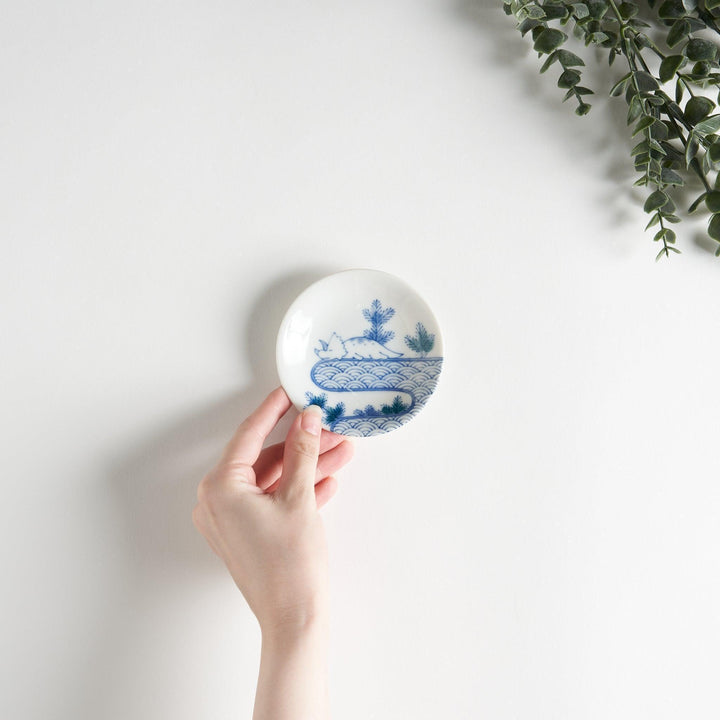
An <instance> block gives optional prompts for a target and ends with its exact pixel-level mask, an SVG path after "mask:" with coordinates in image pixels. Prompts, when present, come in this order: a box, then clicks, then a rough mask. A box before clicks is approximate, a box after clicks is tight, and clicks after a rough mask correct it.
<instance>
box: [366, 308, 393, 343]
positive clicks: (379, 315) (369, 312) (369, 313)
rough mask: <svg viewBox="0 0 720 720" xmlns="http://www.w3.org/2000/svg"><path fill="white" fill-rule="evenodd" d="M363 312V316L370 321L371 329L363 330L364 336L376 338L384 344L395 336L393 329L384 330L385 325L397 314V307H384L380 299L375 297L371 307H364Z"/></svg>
mask: <svg viewBox="0 0 720 720" xmlns="http://www.w3.org/2000/svg"><path fill="white" fill-rule="evenodd" d="M362 313H363V317H364V318H365V319H366V320H367V321H368V322H369V323H370V329H366V330H365V331H364V332H363V336H364V337H366V338H368V340H374V341H375V342H378V343H380V344H381V345H384V344H385V343H386V342H388V341H389V340H392V339H393V338H394V337H395V333H394V332H393V331H392V330H383V325H386V324H387V323H388V321H389V320H390V318H391V317H392V316H393V315H394V314H395V308H391V307H386V308H383V306H382V305H381V303H380V301H379V300H377V299H375V300H373V301H372V303H370V307H369V308H364V309H363V311H362Z"/></svg>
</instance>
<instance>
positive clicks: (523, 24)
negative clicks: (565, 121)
mask: <svg viewBox="0 0 720 720" xmlns="http://www.w3.org/2000/svg"><path fill="white" fill-rule="evenodd" d="M641 4H644V5H645V6H646V16H647V13H650V22H649V23H648V22H645V21H644V20H641V19H640V18H639V17H638V16H639V13H640V6H641ZM504 9H505V12H506V13H507V14H508V15H513V16H514V17H515V19H516V22H517V27H518V29H519V30H520V32H521V34H522V35H523V36H525V35H527V34H531V36H532V40H533V48H534V49H535V50H536V51H537V52H538V55H539V56H540V57H542V56H546V58H545V61H544V63H543V65H542V67H541V69H540V72H541V73H545V72H546V71H547V70H548V69H549V68H550V67H552V65H553V64H554V63H556V62H557V63H558V64H559V66H560V67H561V74H560V77H559V78H558V81H557V84H558V87H560V88H562V89H564V90H565V91H566V93H565V98H564V99H565V100H567V99H569V98H571V97H574V98H575V100H576V103H577V106H576V109H575V112H576V113H577V114H578V115H586V114H588V112H589V111H590V107H591V106H590V104H589V103H587V102H586V100H585V98H586V96H588V95H591V94H593V91H592V90H590V89H589V88H587V87H584V86H582V85H580V81H581V73H582V70H581V68H583V67H584V66H585V61H584V60H583V59H582V58H581V57H580V56H578V55H576V54H575V53H574V52H571V51H570V50H568V49H567V48H566V47H564V45H565V43H566V41H567V40H568V34H567V33H566V32H564V31H563V30H562V29H561V28H566V29H568V30H569V31H571V32H572V34H573V35H574V36H575V37H576V38H577V39H579V40H581V41H583V42H584V44H585V46H586V47H588V46H590V45H592V46H594V47H597V48H599V49H600V50H606V51H607V53H608V56H607V57H608V63H609V64H610V65H612V64H613V62H614V61H615V59H616V58H618V57H621V56H622V57H623V58H624V59H625V62H626V65H627V69H628V72H627V73H626V74H625V75H624V76H623V77H622V78H620V79H619V80H618V81H617V82H616V83H615V84H614V85H613V87H612V88H611V89H610V94H611V95H612V96H615V97H619V96H624V97H625V101H626V103H627V106H628V116H627V122H628V125H629V126H634V127H633V128H632V132H631V134H632V135H633V136H636V135H641V138H642V139H641V141H640V142H639V143H638V144H637V145H635V146H634V147H633V149H632V151H631V156H632V157H633V161H634V165H635V169H636V170H637V171H638V172H640V173H641V176H640V178H638V180H637V181H636V182H635V185H641V186H645V187H649V188H651V190H652V192H651V193H650V195H649V196H648V197H647V200H646V202H645V204H644V209H645V211H646V212H648V213H649V214H650V215H651V217H650V222H649V223H648V226H647V227H648V228H650V227H652V226H653V225H659V230H658V231H657V232H656V233H655V236H654V240H655V241H657V242H660V241H662V249H661V250H660V252H659V253H658V255H657V257H658V258H660V257H661V256H663V255H665V256H669V254H670V252H675V253H678V252H680V251H679V250H678V249H677V248H675V247H674V244H675V240H676V235H675V232H674V231H673V230H672V229H671V228H669V227H668V224H672V223H678V222H680V218H679V217H678V216H677V215H676V214H675V204H674V202H673V200H672V198H671V196H670V193H671V191H673V190H674V189H675V188H678V187H680V186H682V185H684V184H685V179H686V178H688V177H689V176H697V178H698V179H699V180H700V182H701V183H702V186H703V188H704V190H703V192H702V193H701V195H700V196H699V197H697V198H696V199H695V200H694V202H693V203H692V204H691V205H690V207H689V208H688V213H692V212H694V211H695V210H697V209H698V208H699V207H700V205H701V204H703V203H704V205H705V207H706V208H707V210H708V211H709V212H710V215H711V217H710V220H709V223H708V234H709V236H710V237H712V238H713V239H715V240H717V241H718V242H719V243H720V174H719V173H718V170H720V136H718V131H719V130H720V114H718V113H716V110H717V106H716V103H715V101H714V100H713V99H712V98H711V97H708V94H709V91H710V90H713V91H715V92H717V91H718V90H719V89H720V63H719V62H718V59H719V58H720V48H718V46H717V45H716V43H715V42H713V41H710V40H707V39H705V38H701V37H697V36H696V35H695V33H697V32H698V31H700V30H710V31H712V32H714V33H718V34H720V27H719V26H718V18H719V17H720V0H663V1H662V2H660V3H658V0H637V1H633V0H625V1H623V2H618V0H582V1H580V2H571V1H570V2H569V1H568V0H505V1H504ZM558 26H559V27H558ZM648 28H649V29H650V30H652V31H653V36H654V37H656V38H657V39H656V40H654V39H651V38H650V37H649V36H648V33H647V32H646V30H647V29H648ZM645 53H649V55H650V58H646V57H645V55H644V54H645ZM658 63H659V67H658V68H657V70H653V67H654V64H658ZM668 84H672V85H674V96H675V97H674V99H672V98H671V97H670V95H668V93H667V92H665V90H664V86H666V85H668ZM686 94H687V95H688V99H687V100H686V101H684V102H683V100H684V96H685V95H686ZM646 229H647V228H646ZM715 254H716V255H718V256H720V245H719V246H718V249H717V251H716V253H715Z"/></svg>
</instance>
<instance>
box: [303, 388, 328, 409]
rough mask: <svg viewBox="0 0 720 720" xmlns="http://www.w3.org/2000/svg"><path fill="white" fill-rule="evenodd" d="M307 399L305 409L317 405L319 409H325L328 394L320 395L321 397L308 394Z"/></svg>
mask: <svg viewBox="0 0 720 720" xmlns="http://www.w3.org/2000/svg"><path fill="white" fill-rule="evenodd" d="M305 397H306V398H307V402H306V403H305V407H308V406H310V405H317V406H318V407H319V408H323V409H324V408H325V405H326V403H327V399H328V396H327V393H320V394H319V395H314V394H313V393H311V392H306V393H305Z"/></svg>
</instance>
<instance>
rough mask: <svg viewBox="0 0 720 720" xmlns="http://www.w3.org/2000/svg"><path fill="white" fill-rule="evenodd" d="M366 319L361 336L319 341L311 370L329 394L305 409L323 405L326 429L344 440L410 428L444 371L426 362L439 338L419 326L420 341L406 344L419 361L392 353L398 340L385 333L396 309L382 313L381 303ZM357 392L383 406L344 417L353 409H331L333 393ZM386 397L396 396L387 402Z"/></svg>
mask: <svg viewBox="0 0 720 720" xmlns="http://www.w3.org/2000/svg"><path fill="white" fill-rule="evenodd" d="M362 314H363V317H364V318H365V319H366V320H367V321H368V323H370V327H369V328H366V329H365V330H364V331H363V334H362V335H357V336H354V337H350V338H346V339H343V337H342V336H341V335H339V334H338V333H337V332H333V333H332V334H331V335H330V337H329V338H328V340H327V341H325V340H319V341H318V342H319V346H318V347H317V348H315V354H316V355H317V356H318V358H319V360H318V362H316V363H315V365H313V367H312V369H311V370H310V378H311V380H312V381H313V383H314V384H315V385H316V387H318V388H320V389H321V390H324V391H326V392H323V393H320V394H316V393H313V392H307V393H305V396H306V398H307V401H308V402H307V404H306V407H307V405H319V406H320V407H321V408H322V409H323V411H324V416H325V417H324V420H325V424H326V425H327V427H329V428H330V429H331V430H334V431H335V432H340V433H342V434H344V435H360V436H367V435H377V434H380V433H384V432H387V431H388V430H392V429H394V428H396V427H399V426H400V425H402V424H404V423H405V422H407V421H408V420H409V419H410V418H411V417H413V416H414V415H415V414H416V413H417V412H418V411H419V410H420V408H421V407H422V406H423V405H424V404H425V403H426V401H427V399H428V398H429V397H430V395H432V393H433V391H434V390H435V386H436V385H437V379H438V376H439V375H440V370H441V368H442V358H441V357H427V355H428V353H429V352H430V351H431V350H432V349H433V347H434V346H435V335H433V334H432V333H429V332H428V331H427V330H426V329H425V326H424V325H423V324H422V323H420V322H419V323H417V325H416V326H415V329H416V334H415V336H410V335H406V336H405V338H404V340H405V344H406V345H407V346H408V347H409V348H410V349H411V350H413V351H414V352H416V353H417V354H418V357H406V356H405V355H404V354H403V353H402V352H398V351H397V350H392V349H391V348H389V347H387V343H388V342H389V341H390V340H392V339H393V338H394V337H395V333H394V331H392V330H387V329H386V328H385V326H386V325H387V323H388V322H389V321H390V320H391V319H392V318H393V316H394V315H395V309H394V308H392V307H389V306H388V307H383V306H382V303H381V302H380V300H378V299H377V298H376V299H375V300H373V301H372V302H371V303H370V307H367V308H364V309H363V311H362ZM357 392H375V393H378V394H380V398H381V400H380V403H379V404H378V406H377V407H376V406H375V405H372V404H368V405H365V407H364V408H360V407H357V408H355V409H352V408H351V409H349V410H348V412H347V414H345V413H346V407H347V405H348V403H346V402H337V403H336V404H335V405H331V404H330V400H329V398H328V393H333V394H334V393H357ZM382 393H392V395H389V396H386V397H383V396H382ZM337 399H338V398H334V399H333V402H335V401H336V400H337ZM375 400H376V401H377V400H378V398H377V397H376V398H375Z"/></svg>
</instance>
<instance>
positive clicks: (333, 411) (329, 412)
mask: <svg viewBox="0 0 720 720" xmlns="http://www.w3.org/2000/svg"><path fill="white" fill-rule="evenodd" d="M324 410H325V422H326V423H327V424H328V425H332V424H333V423H334V422H335V421H336V420H337V419H339V418H341V417H342V415H343V413H344V412H345V403H341V402H340V403H338V404H337V405H336V406H335V407H328V406H325V408H324Z"/></svg>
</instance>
